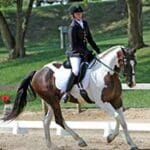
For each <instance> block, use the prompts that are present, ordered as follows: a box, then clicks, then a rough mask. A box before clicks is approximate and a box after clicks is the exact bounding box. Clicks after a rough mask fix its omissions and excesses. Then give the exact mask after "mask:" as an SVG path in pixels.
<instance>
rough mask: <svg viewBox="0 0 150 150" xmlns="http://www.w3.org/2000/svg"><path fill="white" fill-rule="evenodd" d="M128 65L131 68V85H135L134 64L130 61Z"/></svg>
mask: <svg viewBox="0 0 150 150" xmlns="http://www.w3.org/2000/svg"><path fill="white" fill-rule="evenodd" d="M130 64H131V67H132V81H133V85H135V84H136V81H135V70H134V65H135V63H134V61H133V60H131V61H130Z"/></svg>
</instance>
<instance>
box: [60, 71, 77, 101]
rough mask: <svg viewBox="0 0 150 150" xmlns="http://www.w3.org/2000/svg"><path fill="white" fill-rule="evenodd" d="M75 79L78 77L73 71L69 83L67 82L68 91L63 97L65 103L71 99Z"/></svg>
mask: <svg viewBox="0 0 150 150" xmlns="http://www.w3.org/2000/svg"><path fill="white" fill-rule="evenodd" d="M75 79H76V75H74V73H71V76H70V78H69V80H68V83H67V88H66V92H65V94H64V95H63V96H62V98H61V99H62V100H63V101H64V103H66V102H67V101H68V99H69V92H70V90H71V89H72V87H73V85H74V82H75Z"/></svg>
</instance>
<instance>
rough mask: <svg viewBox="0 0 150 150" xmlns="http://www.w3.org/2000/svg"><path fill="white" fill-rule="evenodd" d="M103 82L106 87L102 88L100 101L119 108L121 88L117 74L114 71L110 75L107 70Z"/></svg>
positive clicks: (120, 104)
mask: <svg viewBox="0 0 150 150" xmlns="http://www.w3.org/2000/svg"><path fill="white" fill-rule="evenodd" d="M104 82H105V85H106V87H105V88H104V89H103V90H102V101H103V102H109V103H111V104H112V106H113V107H114V108H120V107H121V106H122V100H121V93H122V88H121V83H120V80H119V78H118V75H117V74H116V73H115V74H113V75H111V74H110V73H109V72H108V73H107V75H106V76H105V77H104Z"/></svg>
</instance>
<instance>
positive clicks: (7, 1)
mask: <svg viewBox="0 0 150 150" xmlns="http://www.w3.org/2000/svg"><path fill="white" fill-rule="evenodd" d="M14 2H15V1H14V0H0V8H1V7H8V6H10V5H12V4H13V3H14Z"/></svg>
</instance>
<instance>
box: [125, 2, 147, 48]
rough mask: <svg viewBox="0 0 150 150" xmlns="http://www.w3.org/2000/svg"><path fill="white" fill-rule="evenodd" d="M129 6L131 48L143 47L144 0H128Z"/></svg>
mask: <svg viewBox="0 0 150 150" xmlns="http://www.w3.org/2000/svg"><path fill="white" fill-rule="evenodd" d="M126 1H127V7H128V15H129V16H128V40H129V41H128V44H129V46H130V47H131V48H135V49H138V48H142V47H143V46H144V45H145V44H144V42H143V28H142V27H143V25H142V0H126Z"/></svg>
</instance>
